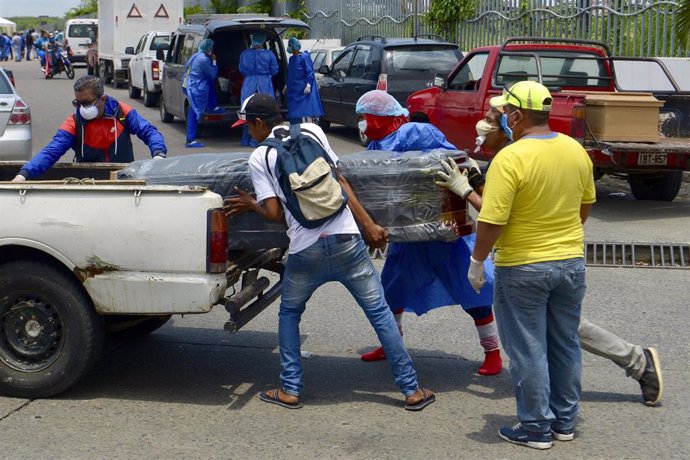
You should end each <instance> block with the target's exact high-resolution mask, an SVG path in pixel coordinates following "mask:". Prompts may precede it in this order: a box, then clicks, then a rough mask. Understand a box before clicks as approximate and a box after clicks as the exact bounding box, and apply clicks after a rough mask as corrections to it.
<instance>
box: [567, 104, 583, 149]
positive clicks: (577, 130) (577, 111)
mask: <svg viewBox="0 0 690 460" xmlns="http://www.w3.org/2000/svg"><path fill="white" fill-rule="evenodd" d="M571 120H572V122H571V123H572V124H571V125H570V137H572V138H573V139H575V140H577V141H578V142H579V143H580V144H584V143H585V127H586V126H587V120H586V118H585V106H584V105H582V104H575V106H573V116H572V117H571Z"/></svg>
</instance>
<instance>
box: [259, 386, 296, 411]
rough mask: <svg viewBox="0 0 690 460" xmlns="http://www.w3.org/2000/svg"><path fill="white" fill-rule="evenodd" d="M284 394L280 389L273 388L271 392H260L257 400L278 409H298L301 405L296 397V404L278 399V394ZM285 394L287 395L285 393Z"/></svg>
mask: <svg viewBox="0 0 690 460" xmlns="http://www.w3.org/2000/svg"><path fill="white" fill-rule="evenodd" d="M281 393H285V392H284V391H283V390H281V389H280V388H274V389H273V390H267V391H262V392H261V393H259V399H260V400H262V401H263V402H267V403H270V404H277V405H278V406H280V407H285V408H287V409H300V408H301V407H302V406H303V404H302V403H301V402H300V400H299V397H297V402H294V403H289V402H286V401H283V400H282V399H280V394H281ZM285 394H287V393H285Z"/></svg>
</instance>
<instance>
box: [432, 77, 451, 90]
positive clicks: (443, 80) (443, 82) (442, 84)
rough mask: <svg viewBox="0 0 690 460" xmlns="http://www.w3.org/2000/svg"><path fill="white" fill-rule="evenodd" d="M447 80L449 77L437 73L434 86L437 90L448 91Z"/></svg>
mask: <svg viewBox="0 0 690 460" xmlns="http://www.w3.org/2000/svg"><path fill="white" fill-rule="evenodd" d="M447 78H448V77H447V76H446V75H443V74H440V73H437V74H436V75H434V86H436V87H437V88H442V89H446V88H447V87H448V80H447Z"/></svg>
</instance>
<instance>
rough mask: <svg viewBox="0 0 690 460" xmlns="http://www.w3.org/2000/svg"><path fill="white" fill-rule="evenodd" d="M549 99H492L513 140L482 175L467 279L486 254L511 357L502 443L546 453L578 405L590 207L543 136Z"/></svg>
mask: <svg viewBox="0 0 690 460" xmlns="http://www.w3.org/2000/svg"><path fill="white" fill-rule="evenodd" d="M552 100H553V99H552V97H551V94H550V93H549V90H548V89H547V88H546V87H545V86H543V85H541V84H539V83H537V82H533V81H523V82H518V83H516V84H514V85H513V86H512V87H511V88H510V89H506V91H504V93H503V94H502V95H501V96H497V97H495V98H493V99H492V100H491V105H492V106H493V107H497V108H499V109H500V110H501V111H502V112H503V114H502V120H501V123H502V126H503V127H504V129H505V131H506V133H507V134H508V136H509V137H511V136H512V139H513V140H514V141H515V142H513V143H512V144H510V145H509V146H507V147H506V148H504V149H503V150H501V151H500V152H499V153H498V155H496V157H495V158H494V160H493V162H492V164H491V168H490V169H489V172H488V174H487V177H486V185H485V188H484V195H483V204H482V210H481V212H480V214H479V217H478V224H477V242H476V245H475V248H474V252H473V253H472V262H471V265H470V270H469V272H468V278H469V280H470V283H472V285H473V287H474V288H475V289H477V290H480V289H481V287H482V286H483V285H484V276H483V264H482V263H483V261H484V260H485V259H486V258H487V257H488V254H489V252H490V251H491V248H492V247H494V246H495V248H496V256H495V261H494V263H495V265H496V273H495V275H496V277H495V288H494V309H495V313H496V319H497V322H498V329H499V334H500V336H501V341H502V342H503V345H504V348H505V350H506V353H507V354H508V356H509V357H510V371H511V376H512V379H513V386H514V391H515V398H516V400H517V412H518V414H517V415H518V419H519V420H520V423H518V424H517V425H515V426H514V427H512V428H508V427H504V428H501V429H500V430H499V436H500V437H501V438H503V439H504V440H506V441H509V442H512V443H516V444H521V445H525V446H528V447H533V448H537V449H548V448H550V447H551V445H552V440H553V438H554V437H555V438H556V439H557V440H563V441H569V440H571V439H573V437H574V429H575V417H576V416H577V413H578V400H579V398H580V392H581V387H580V377H581V353H580V344H579V341H578V338H577V329H578V324H579V322H580V310H581V304H582V299H583V298H584V295H585V289H586V286H585V264H584V249H583V244H584V231H583V224H584V221H585V220H586V219H587V216H588V215H589V211H590V208H591V206H592V204H593V203H594V202H595V200H596V192H595V189H594V179H593V174H592V162H591V161H590V159H589V157H588V156H587V152H585V150H584V149H583V148H582V146H581V145H580V144H579V143H578V142H577V141H575V140H574V139H571V138H570V137H568V136H566V135H564V134H560V133H555V132H552V131H551V130H550V129H549V125H548V118H549V112H550V110H551V103H552Z"/></svg>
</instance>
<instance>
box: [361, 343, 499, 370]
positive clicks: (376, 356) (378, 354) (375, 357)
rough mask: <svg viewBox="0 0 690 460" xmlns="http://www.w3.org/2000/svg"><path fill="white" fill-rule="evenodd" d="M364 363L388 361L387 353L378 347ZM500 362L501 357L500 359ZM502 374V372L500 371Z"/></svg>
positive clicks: (365, 357)
mask: <svg viewBox="0 0 690 460" xmlns="http://www.w3.org/2000/svg"><path fill="white" fill-rule="evenodd" d="M360 358H362V361H382V360H384V359H386V353H384V351H383V347H378V348H377V349H376V350H374V351H370V352H369V353H364V354H363V355H362V356H360ZM499 360H500V357H499ZM499 372H500V370H499Z"/></svg>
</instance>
